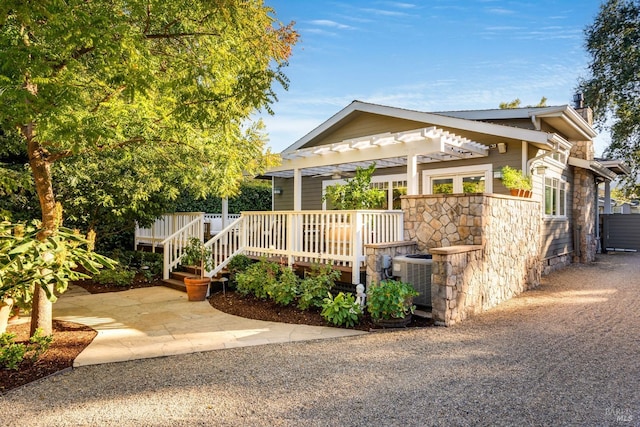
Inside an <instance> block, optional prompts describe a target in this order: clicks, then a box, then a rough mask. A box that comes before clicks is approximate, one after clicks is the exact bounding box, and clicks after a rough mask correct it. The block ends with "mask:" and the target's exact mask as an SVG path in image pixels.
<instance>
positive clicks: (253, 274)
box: [236, 260, 280, 299]
mask: <svg viewBox="0 0 640 427" xmlns="http://www.w3.org/2000/svg"><path fill="white" fill-rule="evenodd" d="M279 270H280V266H279V265H278V264H276V263H274V262H269V261H265V260H262V261H260V262H256V263H254V264H251V265H250V266H249V267H248V268H247V269H246V270H245V271H244V273H238V274H237V275H236V283H237V284H236V290H237V291H238V292H239V293H241V294H242V295H255V296H256V297H257V298H260V299H267V297H268V296H269V295H268V293H267V289H269V288H270V287H272V286H273V285H274V284H273V282H275V281H276V279H277V277H278V273H279Z"/></svg>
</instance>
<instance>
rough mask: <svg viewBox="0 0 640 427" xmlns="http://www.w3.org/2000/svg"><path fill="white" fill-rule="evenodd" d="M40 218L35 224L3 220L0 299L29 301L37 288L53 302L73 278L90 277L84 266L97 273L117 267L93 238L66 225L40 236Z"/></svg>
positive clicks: (0, 238)
mask: <svg viewBox="0 0 640 427" xmlns="http://www.w3.org/2000/svg"><path fill="white" fill-rule="evenodd" d="M42 232H43V230H42V228H41V224H40V222H39V221H33V222H32V223H31V224H27V225H25V224H11V223H9V222H6V221H5V222H0V298H3V297H4V295H9V296H13V297H14V298H16V299H17V300H19V301H20V300H22V301H29V300H30V299H31V295H32V293H33V292H34V291H35V290H36V288H37V287H40V288H42V289H43V290H44V291H45V292H46V295H47V298H48V299H49V300H50V301H55V300H56V296H55V295H54V292H53V291H55V292H57V293H62V292H64V291H65V290H66V289H67V286H68V284H69V281H71V280H79V279H84V278H88V277H89V276H88V275H87V274H85V273H82V272H80V270H79V269H78V267H82V268H83V269H84V270H86V271H88V272H89V273H92V274H96V273H98V271H99V270H98V269H99V268H102V267H103V266H106V267H109V268H113V267H114V266H115V262H114V261H113V260H111V259H109V258H107V257H105V256H103V255H100V254H97V253H95V252H93V237H92V236H91V235H89V236H88V237H87V238H85V237H84V236H82V235H80V234H79V233H78V232H77V231H73V230H70V229H67V228H64V227H58V228H57V230H56V232H55V233H54V234H51V235H49V236H47V237H45V238H44V239H42V240H41V239H39V238H38V235H39V234H40V233H42Z"/></svg>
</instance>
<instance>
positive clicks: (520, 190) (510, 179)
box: [502, 166, 532, 197]
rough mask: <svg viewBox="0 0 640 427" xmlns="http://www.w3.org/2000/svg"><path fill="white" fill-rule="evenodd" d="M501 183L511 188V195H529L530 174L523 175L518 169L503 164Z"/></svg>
mask: <svg viewBox="0 0 640 427" xmlns="http://www.w3.org/2000/svg"><path fill="white" fill-rule="evenodd" d="M502 184H503V185H504V186H505V187H507V188H508V189H509V190H511V195H512V196H519V197H531V188H532V184H531V176H525V175H524V174H523V173H522V171H521V170H520V169H514V168H512V167H510V166H504V167H503V168H502Z"/></svg>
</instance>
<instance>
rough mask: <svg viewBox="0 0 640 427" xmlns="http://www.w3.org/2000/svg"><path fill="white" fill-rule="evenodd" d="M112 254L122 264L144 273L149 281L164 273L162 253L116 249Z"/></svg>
mask: <svg viewBox="0 0 640 427" xmlns="http://www.w3.org/2000/svg"><path fill="white" fill-rule="evenodd" d="M110 256H111V258H113V259H115V260H117V261H118V262H119V263H120V265H121V266H123V267H126V268H127V269H129V270H133V271H135V272H137V273H141V274H143V275H144V278H145V280H147V281H148V282H151V281H152V280H154V279H155V278H156V277H158V276H160V275H161V274H162V264H163V262H164V260H163V255H162V254H161V253H154V252H144V251H123V250H120V249H116V250H114V251H113V252H112V253H111V254H110Z"/></svg>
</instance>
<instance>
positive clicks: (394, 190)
mask: <svg viewBox="0 0 640 427" xmlns="http://www.w3.org/2000/svg"><path fill="white" fill-rule="evenodd" d="M344 183H345V180H343V179H332V180H325V181H322V194H324V193H325V189H326V188H327V187H328V186H329V185H334V184H344ZM371 187H373V188H379V189H381V190H383V191H384V192H386V193H387V198H386V200H385V202H384V204H383V206H382V209H400V208H401V206H400V196H404V195H406V194H407V175H405V174H394V175H374V176H372V177H371ZM390 188H391V191H389V189H390ZM389 206H391V208H389ZM326 208H327V204H326V202H323V203H322V209H326Z"/></svg>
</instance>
